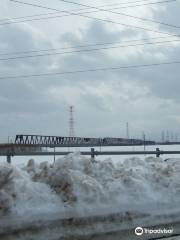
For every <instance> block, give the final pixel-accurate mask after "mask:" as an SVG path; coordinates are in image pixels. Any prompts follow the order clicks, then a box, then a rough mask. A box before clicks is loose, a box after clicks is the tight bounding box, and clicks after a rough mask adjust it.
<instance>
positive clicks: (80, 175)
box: [0, 153, 180, 216]
mask: <svg viewBox="0 0 180 240" xmlns="http://www.w3.org/2000/svg"><path fill="white" fill-rule="evenodd" d="M179 199H180V160H177V159H176V160H171V159H168V160H167V161H164V160H162V159H161V158H152V157H149V158H145V159H144V160H141V159H139V158H129V159H125V160H124V161H123V162H122V161H121V162H119V163H116V164H115V163H114V162H113V161H112V160H111V159H106V160H104V161H100V160H98V161H93V162H92V161H91V159H90V158H85V157H84V156H81V155H80V154H79V153H74V154H70V155H68V156H65V157H63V158H60V159H58V160H57V161H56V163H55V164H54V165H50V164H49V163H48V162H43V163H41V164H40V165H38V164H36V163H35V161H34V160H33V159H31V160H29V162H28V164H27V166H25V167H24V168H18V167H15V166H12V165H8V164H3V165H0V215H12V214H14V215H20V216H23V215H27V214H33V213H36V214H40V213H44V212H53V211H66V209H68V208H71V209H81V210H82V211H83V209H85V210H87V211H89V212H90V211H93V209H105V208H108V209H115V208H116V209H117V207H118V209H119V210H120V209H121V207H122V208H123V206H127V205H128V204H129V207H130V206H131V207H132V206H133V205H134V206H137V205H139V207H140V209H142V206H143V205H144V206H150V204H151V205H155V204H157V205H158V204H159V205H162V204H163V203H164V204H171V205H172V206H173V204H174V203H176V202H177V201H179ZM127 210H128V209H127ZM99 211H100V210H99Z"/></svg>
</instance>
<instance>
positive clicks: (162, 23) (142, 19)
mask: <svg viewBox="0 0 180 240" xmlns="http://www.w3.org/2000/svg"><path fill="white" fill-rule="evenodd" d="M58 1H60V2H65V3H70V4H74V5H78V6H83V7H89V8H93V9H97V10H99V11H103V12H108V13H113V14H116V15H122V16H125V17H130V18H134V19H138V20H141V21H147V22H153V23H158V24H161V25H165V26H168V27H173V28H180V26H176V25H172V24H169V23H164V22H159V21H155V20H152V19H147V18H142V17H137V16H133V15H130V14H127V13H122V12H114V11H111V10H108V9H102V8H99V7H95V6H90V5H86V4H82V3H77V2H73V1H68V0H58Z"/></svg>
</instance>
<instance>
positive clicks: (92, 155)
mask: <svg viewBox="0 0 180 240" xmlns="http://www.w3.org/2000/svg"><path fill="white" fill-rule="evenodd" d="M91 158H92V160H94V158H95V151H94V148H91Z"/></svg>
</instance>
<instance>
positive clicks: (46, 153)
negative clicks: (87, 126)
mask: <svg viewBox="0 0 180 240" xmlns="http://www.w3.org/2000/svg"><path fill="white" fill-rule="evenodd" d="M70 153H73V152H72V151H65V152H62V151H55V148H54V151H44V152H43V151H40V152H38V151H24V152H23V151H22V152H7V153H0V156H7V162H8V163H11V157H13V156H54V159H55V156H60V155H67V154H70ZM80 153H81V155H85V156H91V158H92V159H94V158H95V156H100V155H101V156H102V155H108V156H113V155H155V156H156V157H159V156H160V155H165V154H180V151H163V150H160V149H159V148H156V150H155V151H96V150H95V149H94V148H91V151H82V152H80Z"/></svg>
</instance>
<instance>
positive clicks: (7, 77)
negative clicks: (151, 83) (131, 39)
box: [0, 61, 180, 80]
mask: <svg viewBox="0 0 180 240" xmlns="http://www.w3.org/2000/svg"><path fill="white" fill-rule="evenodd" d="M174 64H180V61H171V62H161V63H151V64H142V65H127V66H117V67H104V68H92V69H85V70H76V71H63V72H55V73H39V74H30V75H17V76H4V77H0V80H6V79H20V78H30V77H48V76H56V75H71V74H80V73H87V72H104V71H115V70H120V69H135V68H146V67H155V66H162V65H174Z"/></svg>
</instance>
